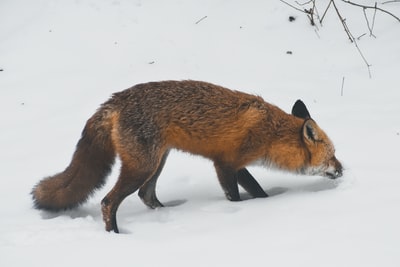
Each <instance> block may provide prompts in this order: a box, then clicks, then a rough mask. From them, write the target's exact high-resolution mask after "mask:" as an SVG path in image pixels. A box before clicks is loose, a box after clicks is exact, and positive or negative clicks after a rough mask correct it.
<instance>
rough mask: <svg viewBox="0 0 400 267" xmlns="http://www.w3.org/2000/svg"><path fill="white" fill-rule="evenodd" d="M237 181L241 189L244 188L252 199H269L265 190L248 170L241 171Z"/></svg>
mask: <svg viewBox="0 0 400 267" xmlns="http://www.w3.org/2000/svg"><path fill="white" fill-rule="evenodd" d="M237 180H238V183H239V185H240V186H241V187H243V188H244V189H245V190H246V191H247V192H248V193H249V194H250V195H251V196H252V197H268V195H267V193H265V191H264V189H262V187H261V186H260V185H259V184H258V182H257V181H256V179H254V177H253V176H252V175H251V174H250V172H249V171H248V170H247V169H246V168H243V169H240V170H239V171H238V173H237Z"/></svg>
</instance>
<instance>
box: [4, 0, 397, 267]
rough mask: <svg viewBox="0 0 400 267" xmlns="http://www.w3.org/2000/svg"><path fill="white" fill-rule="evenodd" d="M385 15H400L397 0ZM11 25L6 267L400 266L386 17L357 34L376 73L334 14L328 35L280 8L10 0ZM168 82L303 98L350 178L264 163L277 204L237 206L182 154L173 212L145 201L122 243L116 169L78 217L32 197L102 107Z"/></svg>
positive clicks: (392, 67) (285, 104) (174, 161)
mask: <svg viewBox="0 0 400 267" xmlns="http://www.w3.org/2000/svg"><path fill="white" fill-rule="evenodd" d="M338 2H339V3H338V4H339V7H340V8H341V10H342V12H343V15H344V16H345V17H346V19H347V23H348V25H349V27H350V29H351V30H352V32H353V34H354V36H360V35H362V34H363V33H368V29H367V27H366V25H365V23H364V15H363V13H362V10H361V9H359V8H356V7H353V6H348V5H345V4H343V3H342V2H340V1H338ZM363 2H364V3H369V4H371V3H372V5H373V4H374V1H363ZM384 7H385V8H387V9H389V10H391V11H392V12H394V13H397V15H398V16H399V15H400V14H399V9H398V8H399V5H398V4H397V3H392V4H386V5H384ZM371 12H372V11H368V15H369V16H372V14H373V13H371ZM204 16H207V17H206V18H204V19H203V20H201V21H200V22H199V23H197V24H196V22H197V21H199V20H200V19H202V18H203V17H204ZM289 16H295V17H296V20H295V21H294V22H289V20H288V17H289ZM0 21H1V23H0V69H2V70H3V71H0V101H1V105H0V109H1V114H2V116H1V119H0V123H1V131H0V147H1V151H2V153H1V154H0V162H2V165H1V166H2V168H1V169H2V171H1V179H0V196H1V204H0V212H1V218H2V219H1V221H0V265H1V266H42V267H44V266H111V265H112V266H119V265H120V266H122V265H136V266H161V265H163V266H175V267H176V266H243V265H246V266H247V265H248V266H252V265H255V264H257V265H265V266H308V267H310V266H363V267H365V266H385V267H390V266H400V229H399V228H400V227H399V226H400V213H399V205H400V194H399V193H398V188H399V186H400V180H399V174H398V169H397V168H398V164H399V155H398V154H399V153H398V151H399V149H400V105H399V100H400V91H399V84H400V76H399V71H400V68H399V62H400V53H399V51H398V48H399V47H400V27H399V26H400V25H399V23H398V22H397V21H395V20H394V19H393V18H391V17H389V16H386V15H384V14H383V13H377V17H376V22H375V28H374V34H375V35H376V36H377V38H373V37H369V36H368V34H367V35H366V36H363V37H362V38H360V39H359V40H358V45H359V46H360V48H361V50H362V51H363V54H364V55H365V57H366V58H367V60H368V62H369V63H370V64H371V65H372V67H371V73H372V78H369V76H368V70H367V67H366V65H365V63H364V62H363V61H362V59H361V57H360V55H359V54H358V52H357V50H356V48H355V47H354V45H353V44H351V43H349V41H348V39H347V36H346V34H345V33H344V31H343V29H342V26H341V25H340V23H339V21H338V20H337V17H336V15H335V13H334V12H333V11H332V10H331V11H330V12H329V13H328V15H327V17H326V21H325V22H324V25H323V26H322V27H321V26H319V30H318V31H316V30H315V28H314V27H311V26H310V25H309V22H308V20H307V18H306V17H305V16H304V15H303V14H300V13H298V12H296V11H295V10H293V9H292V8H290V7H288V6H286V5H284V4H283V3H282V2H280V1H269V2H268V1H261V0H259V1H256V0H255V1H251V3H250V2H245V1H239V0H234V1H212V0H206V1H180V0H171V1H161V0H151V1H140V0H114V1H106V0H98V1H92V0H76V1H60V0H56V1H51V0H38V1H22V0H12V1H11V0H2V1H1V2H0ZM287 51H292V54H287ZM343 77H344V84H343V88H342V81H343ZM165 79H195V80H204V81H208V82H213V83H216V84H220V85H223V86H226V87H228V88H231V89H238V90H242V91H246V92H249V93H254V94H258V95H261V96H262V97H263V98H264V99H265V100H267V101H269V102H271V103H274V104H276V105H278V106H280V107H281V108H283V109H284V110H286V111H290V109H291V106H292V105H293V103H294V102H295V101H296V99H298V98H301V99H302V100H303V101H304V102H305V103H306V104H307V106H308V108H309V110H310V112H311V115H312V116H313V117H314V119H315V120H316V121H317V122H318V123H319V125H320V126H321V127H322V128H323V129H324V130H325V131H326V132H327V133H328V134H329V136H330V138H331V139H332V140H333V141H334V143H335V145H336V151H337V153H336V155H337V157H338V158H339V159H340V160H341V161H342V163H343V164H344V166H345V168H346V170H345V174H344V177H343V178H341V179H340V180H336V181H332V180H328V179H326V178H322V177H309V176H295V175H292V174H289V173H283V172H276V171H272V170H268V169H262V168H251V169H250V170H251V172H252V173H253V175H254V176H255V177H256V178H257V180H258V181H259V182H260V184H261V185H262V187H263V188H265V189H266V191H267V193H269V194H270V195H271V197H270V198H266V199H250V197H249V196H248V195H246V194H245V193H244V192H242V196H243V198H244V199H246V200H245V201H242V202H239V203H237V202H229V201H227V200H226V199H225V198H224V196H223V192H222V190H221V189H220V187H219V185H218V181H217V179H216V175H215V172H214V170H213V166H212V164H211V163H210V162H209V161H207V160H205V159H202V158H200V157H198V156H192V155H188V154H183V153H179V152H173V153H171V155H170V157H169V158H168V161H167V164H166V167H165V169H164V171H163V173H162V174H161V177H160V180H159V184H158V187H157V189H158V191H157V192H158V196H159V199H160V200H161V201H162V202H163V203H164V204H166V205H167V207H166V208H162V209H157V210H149V209H147V208H146V207H145V206H144V205H143V204H142V203H141V201H140V200H139V198H138V197H137V195H136V194H133V195H132V196H130V197H128V198H127V199H126V200H125V201H124V202H123V203H122V205H121V207H120V209H119V212H118V224H119V227H120V230H121V232H122V233H121V234H119V235H117V234H114V233H108V232H106V231H104V224H103V222H102V218H101V212H100V201H101V199H102V198H103V197H104V195H105V194H106V193H107V192H108V191H109V190H110V189H111V187H112V186H113V184H114V183H115V180H116V177H117V175H118V167H119V166H118V164H117V166H115V168H114V171H113V173H112V175H111V177H109V179H108V183H107V184H106V186H105V187H104V188H103V189H102V190H100V191H98V192H97V193H96V194H95V195H94V196H93V197H92V198H90V199H89V201H88V202H87V203H86V204H84V205H82V206H81V207H79V208H78V209H75V210H72V211H66V212H60V213H56V214H52V213H47V212H43V211H38V210H35V209H33V208H32V201H31V196H30V194H29V193H30V191H31V188H32V187H33V185H34V184H35V183H37V182H38V181H39V180H40V179H41V178H43V177H45V176H48V175H52V174H54V173H56V172H59V171H61V170H63V169H64V168H65V167H66V166H67V164H68V163H69V160H70V158H71V155H72V153H73V150H74V147H75V144H76V142H77V140H78V138H79V136H80V132H81V130H82V128H83V125H84V123H85V121H86V120H87V119H88V118H89V117H90V115H91V114H92V113H93V112H94V111H95V110H96V108H97V107H98V106H99V104H100V103H102V102H104V101H105V100H106V99H107V98H108V97H109V96H110V95H111V94H112V93H113V92H115V91H119V90H122V89H125V88H128V87H130V86H132V85H134V84H136V83H139V82H147V81H155V80H165Z"/></svg>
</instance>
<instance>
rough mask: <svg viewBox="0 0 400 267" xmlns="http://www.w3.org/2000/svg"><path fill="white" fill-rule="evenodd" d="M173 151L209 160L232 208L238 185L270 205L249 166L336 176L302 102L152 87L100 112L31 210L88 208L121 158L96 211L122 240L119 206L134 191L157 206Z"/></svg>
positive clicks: (190, 87) (209, 88)
mask: <svg viewBox="0 0 400 267" xmlns="http://www.w3.org/2000/svg"><path fill="white" fill-rule="evenodd" d="M171 149H179V150H182V151H186V152H189V153H192V154H198V155H201V156H204V157H206V158H209V159H211V160H212V161H213V162H214V165H215V169H216V172H217V176H218V179H219V181H220V184H221V186H222V188H223V190H224V192H225V194H226V197H227V198H228V199H229V200H232V201H238V200H240V195H239V191H238V184H239V185H241V186H242V187H243V188H244V189H245V190H246V191H248V192H249V193H250V194H251V195H252V196H254V197H266V196H267V194H266V193H265V192H264V190H263V189H262V188H261V187H260V185H259V184H258V183H257V181H256V180H255V179H254V178H253V177H252V175H251V174H250V173H249V172H248V171H247V170H246V169H245V167H246V166H247V165H249V164H252V163H254V162H262V163H264V164H265V165H266V166H272V167H276V168H279V169H283V170H287V171H291V172H294V173H304V174H315V175H325V176H328V177H330V178H336V177H339V176H341V174H342V166H341V164H340V162H339V161H338V160H337V159H336V158H335V156H334V148H333V145H332V142H331V141H330V140H329V138H328V136H327V135H326V134H325V133H324V132H323V131H322V130H321V129H320V128H319V127H318V125H317V124H316V123H315V122H314V121H313V120H312V119H311V117H310V115H309V113H308V110H307V108H306V107H305V105H304V104H303V103H302V102H301V101H298V102H296V104H295V105H294V107H293V110H292V114H287V113H286V112H284V111H282V110H281V109H280V108H278V107H276V106H274V105H271V104H269V103H267V102H265V101H264V100H263V99H262V98H261V97H258V96H253V95H249V94H246V93H242V92H238V91H232V90H229V89H226V88H223V87H221V86H217V85H213V84H210V83H205V82H198V81H164V82H152V83H146V84H139V85H136V86H134V87H132V88H130V89H127V90H125V91H122V92H119V93H116V94H114V95H113V97H112V98H110V100H108V101H107V102H105V103H104V104H103V105H102V106H101V107H100V108H99V110H98V111H97V112H96V113H95V114H94V115H93V116H92V117H91V118H90V119H89V120H88V121H87V123H86V126H85V128H84V131H83V133H82V137H81V140H80V141H79V142H78V145H77V148H76V151H75V153H74V155H73V158H72V161H71V164H70V165H69V166H68V167H67V168H66V170H65V171H64V172H61V173H59V174H57V175H55V176H51V177H48V178H46V179H44V180H42V181H41V182H40V183H38V184H37V185H36V186H35V187H34V189H33V191H32V195H33V198H34V203H35V206H36V207H37V208H42V209H47V210H60V209H65V208H72V207H74V206H76V205H79V204H80V203H82V202H84V201H85V200H86V199H87V197H88V196H89V195H90V194H91V193H92V192H93V191H94V190H95V189H97V188H100V187H101V186H102V185H103V183H104V181H105V180H104V179H105V178H106V176H107V175H108V173H109V172H110V170H111V166H112V164H113V162H114V158H115V156H116V155H118V156H119V157H120V159H121V162H122V166H121V171H120V176H119V178H118V181H117V183H116V184H115V186H114V188H113V189H112V190H111V191H110V192H109V193H108V194H107V196H106V197H105V198H104V199H103V201H102V212H103V218H104V222H105V223H106V230H107V231H111V230H114V231H115V232H118V227H117V223H116V212H117V209H118V206H119V205H120V203H121V202H122V201H123V199H124V198H125V197H126V196H128V195H130V194H132V193H133V192H135V191H136V190H138V189H139V196H140V198H141V199H142V200H143V202H144V203H145V204H146V205H147V206H149V207H151V208H156V207H161V206H162V204H161V202H160V201H159V200H158V199H157V197H156V193H155V187H156V182H157V179H158V176H159V175H160V173H161V171H162V168H163V166H164V163H165V161H166V158H167V156H168V152H169V150H171Z"/></svg>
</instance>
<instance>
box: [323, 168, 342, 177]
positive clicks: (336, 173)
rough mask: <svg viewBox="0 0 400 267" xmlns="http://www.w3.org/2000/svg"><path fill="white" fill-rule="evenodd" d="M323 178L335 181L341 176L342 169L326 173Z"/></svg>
mask: <svg viewBox="0 0 400 267" xmlns="http://www.w3.org/2000/svg"><path fill="white" fill-rule="evenodd" d="M325 176H327V177H328V178H330V179H336V178H339V177H342V176H343V169H336V170H334V171H333V172H326V173H325Z"/></svg>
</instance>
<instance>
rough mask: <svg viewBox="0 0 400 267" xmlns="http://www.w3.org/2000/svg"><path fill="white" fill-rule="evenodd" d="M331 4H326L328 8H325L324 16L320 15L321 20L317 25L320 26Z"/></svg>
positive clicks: (330, 2)
mask: <svg viewBox="0 0 400 267" xmlns="http://www.w3.org/2000/svg"><path fill="white" fill-rule="evenodd" d="M331 4H332V1H329V4H328V6H327V7H326V9H325V12H324V14H323V15H322V17H321V19H320V20H319V23H321V24H322V21H323V20H324V18H325V15H326V13H327V12H328V9H329V8H330V7H331Z"/></svg>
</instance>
